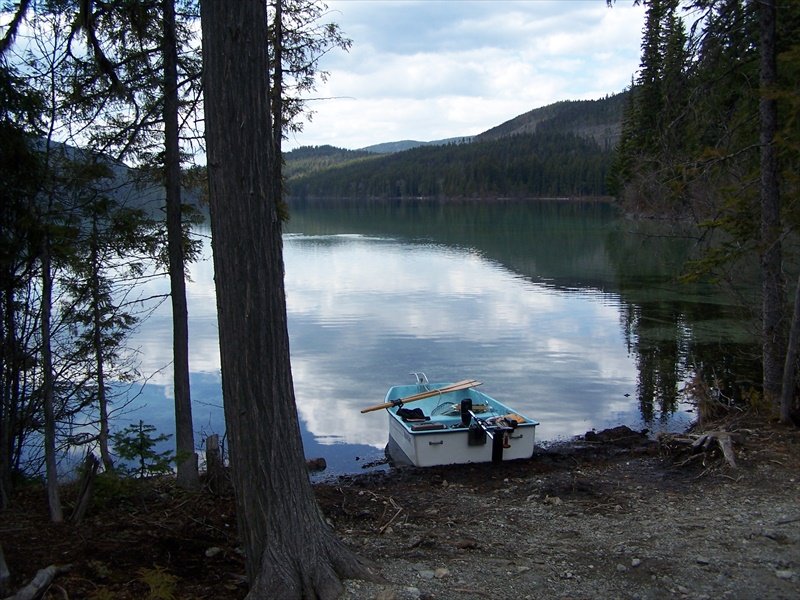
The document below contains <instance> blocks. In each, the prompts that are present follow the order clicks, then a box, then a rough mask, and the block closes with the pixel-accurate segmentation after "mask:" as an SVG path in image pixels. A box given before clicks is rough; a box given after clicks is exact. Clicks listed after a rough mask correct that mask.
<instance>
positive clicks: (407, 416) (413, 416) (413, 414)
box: [397, 408, 430, 422]
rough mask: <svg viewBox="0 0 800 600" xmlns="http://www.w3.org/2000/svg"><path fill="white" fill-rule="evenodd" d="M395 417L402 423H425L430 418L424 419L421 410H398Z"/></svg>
mask: <svg viewBox="0 0 800 600" xmlns="http://www.w3.org/2000/svg"><path fill="white" fill-rule="evenodd" d="M397 416H398V417H400V418H401V419H403V421H406V422H409V421H412V422H413V421H427V420H428V419H430V417H426V416H425V413H424V412H422V409H421V408H398V409H397Z"/></svg>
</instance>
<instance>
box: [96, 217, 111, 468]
mask: <svg viewBox="0 0 800 600" xmlns="http://www.w3.org/2000/svg"><path fill="white" fill-rule="evenodd" d="M98 235H99V232H98V230H97V214H96V213H95V214H94V215H93V216H92V239H91V249H90V251H91V257H90V261H91V290H92V345H93V346H94V363H95V370H96V371H97V409H98V411H99V413H100V414H99V420H100V433H99V434H98V436H97V445H98V447H99V448H100V459H101V460H102V461H103V467H104V468H105V470H106V471H113V470H114V462H113V461H112V460H111V453H110V452H109V450H108V397H107V394H106V377H105V368H104V367H105V360H104V356H103V324H102V323H103V314H102V310H101V308H100V257H99V253H100V250H99V244H98V241H97V236H98Z"/></svg>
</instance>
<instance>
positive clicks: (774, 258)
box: [757, 0, 785, 407]
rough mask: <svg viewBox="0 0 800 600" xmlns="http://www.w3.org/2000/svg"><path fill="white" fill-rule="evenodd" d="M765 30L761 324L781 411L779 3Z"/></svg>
mask: <svg viewBox="0 0 800 600" xmlns="http://www.w3.org/2000/svg"><path fill="white" fill-rule="evenodd" d="M757 5H758V7H759V8H758V10H759V11H760V24H761V32H760V38H761V42H760V43H761V65H760V83H761V90H760V91H761V99H760V101H759V115H760V119H761V136H760V137H761V139H760V142H761V189H760V195H761V243H762V255H761V275H762V278H763V279H762V295H763V298H762V303H763V304H762V318H763V326H762V327H763V330H762V333H763V336H764V340H763V344H764V345H763V362H764V398H765V400H767V401H768V402H770V403H772V404H774V405H775V406H776V407H777V406H778V405H779V402H780V397H781V381H782V377H783V363H784V354H783V352H784V348H785V346H784V341H785V338H784V323H783V317H784V314H783V313H784V311H783V304H784V298H783V296H784V285H783V279H782V276H781V262H782V253H781V237H780V236H781V215H780V208H781V207H780V194H779V190H778V156H777V150H776V148H775V133H776V132H777V130H778V105H777V101H776V100H775V98H774V94H773V92H774V88H775V84H776V82H777V65H776V50H775V19H776V9H775V0H759V2H758V3H757Z"/></svg>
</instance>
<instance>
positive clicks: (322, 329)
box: [134, 234, 638, 461]
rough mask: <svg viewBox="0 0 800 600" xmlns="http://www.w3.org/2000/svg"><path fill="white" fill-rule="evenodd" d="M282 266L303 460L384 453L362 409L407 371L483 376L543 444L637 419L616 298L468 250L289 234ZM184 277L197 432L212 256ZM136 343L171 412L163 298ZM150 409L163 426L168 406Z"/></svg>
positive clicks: (214, 356)
mask: <svg viewBox="0 0 800 600" xmlns="http://www.w3.org/2000/svg"><path fill="white" fill-rule="evenodd" d="M284 260H285V266H286V290H287V310H288V318H289V332H290V341H291V352H292V369H293V379H294V384H295V392H296V397H297V404H298V411H299V415H300V418H301V422H302V425H303V428H304V438H305V439H306V445H307V450H308V447H309V446H313V447H314V451H313V452H308V453H309V454H315V453H316V452H317V451H319V452H324V451H325V448H326V447H328V448H329V449H330V446H329V445H330V444H348V445H358V446H354V448H359V450H358V451H359V452H363V448H364V447H365V446H369V447H372V448H375V449H381V448H383V446H384V445H385V444H386V440H387V435H388V433H387V425H386V416H385V414H384V413H383V412H382V411H379V412H376V413H370V414H366V415H362V414H361V413H360V412H359V411H360V409H362V408H364V407H366V406H369V405H372V404H375V403H378V402H380V401H382V400H383V395H384V393H385V391H386V389H387V388H388V387H389V386H390V385H394V384H396V383H408V382H410V381H411V378H410V377H409V375H408V374H409V373H410V372H411V371H425V372H426V373H427V374H428V376H429V378H430V379H431V381H435V380H440V381H441V380H446V381H450V380H453V381H454V380H459V379H462V378H467V377H474V378H477V379H480V380H481V381H483V382H484V387H483V389H484V390H485V391H486V392H487V393H489V394H491V395H493V396H495V397H496V398H498V399H499V400H501V401H504V402H507V403H508V404H510V405H511V406H513V407H514V408H515V409H518V410H519V411H521V412H523V413H525V414H527V415H528V416H531V417H533V418H536V419H537V420H539V421H540V422H541V426H540V428H539V429H538V431H537V435H538V437H539V439H540V440H552V439H556V438H560V437H564V436H571V435H574V434H577V433H583V432H584V431H586V429H588V428H590V427H592V426H598V427H600V426H605V425H610V424H617V423H619V422H624V423H628V424H633V423H635V422H636V421H637V417H638V407H637V405H636V400H635V399H634V396H635V394H634V391H635V388H636V382H637V368H636V364H635V360H634V358H633V357H632V356H630V355H629V352H628V350H627V347H626V343H625V340H624V339H623V335H622V332H621V327H620V310H619V301H618V299H617V298H616V297H615V296H614V295H612V294H607V293H599V292H598V293H591V292H585V291H583V292H580V293H574V292H571V291H565V290H563V289H562V290H558V289H555V288H553V287H549V286H548V285H546V284H543V283H541V282H533V281H530V280H528V279H525V278H522V277H519V276H518V275H517V274H515V273H513V272H510V271H509V270H508V269H506V268H505V267H503V266H501V265H499V264H497V263H495V262H493V261H491V260H487V259H486V258H485V257H484V256H482V255H481V254H480V253H478V252H476V251H475V250H472V249H468V248H454V247H450V246H444V245H437V244H431V243H420V242H409V241H400V240H395V239H391V238H384V237H369V236H358V235H347V236H342V235H332V236H330V235H321V236H308V235H292V234H289V235H287V236H286V237H285V242H284ZM191 278H192V281H191V282H189V283H188V286H187V295H188V302H189V314H190V352H191V356H190V366H191V369H192V395H193V400H194V402H195V406H196V408H195V413H194V416H195V423H196V427H197V428H198V429H200V428H202V429H203V430H204V431H215V432H218V433H220V432H222V430H223V429H224V423H223V419H222V410H221V408H220V407H221V387H220V386H221V384H220V377H219V369H220V363H219V351H218V347H217V325H216V314H215V311H216V306H215V301H214V289H213V285H214V283H213V267H212V263H211V260H210V259H205V260H204V261H202V262H199V263H197V264H194V265H192V269H191ZM153 285H155V284H153ZM159 285H161V286H166V282H160V283H159ZM162 291H163V289H162ZM134 345H138V346H140V348H141V356H142V369H143V371H144V372H145V373H148V374H152V373H154V372H157V374H156V375H154V376H153V377H152V379H151V380H150V382H149V392H148V394H147V395H146V396H147V398H148V402H149V403H150V404H151V406H150V408H149V409H148V410H150V411H154V408H155V407H154V406H152V404H153V403H155V402H158V403H159V404H160V403H161V402H164V404H165V405H168V404H169V403H168V402H165V400H166V399H167V397H168V396H169V395H170V393H169V386H170V385H171V379H172V371H171V366H168V365H170V363H171V359H172V357H171V322H170V310H169V305H168V303H165V304H164V305H162V307H161V308H160V309H159V311H157V313H156V314H155V315H153V317H152V318H151V319H150V321H148V322H147V323H146V324H145V325H144V327H143V328H142V330H141V331H140V332H139V333H138V334H137V337H136V339H135V340H134ZM625 394H630V397H626V396H625ZM159 395H160V396H161V398H158V399H156V397H157V396H159ZM155 414H156V412H155V411H154V412H153V415H155ZM157 414H158V418H159V419H165V420H168V419H171V415H167V414H166V409H164V410H163V411H162V410H161V409H159V410H158V411H157ZM147 419H150V420H152V419H151V417H147ZM158 426H159V428H163V429H164V430H167V431H169V430H170V429H171V428H172V427H173V425H172V424H171V422H169V423H164V424H158ZM331 450H332V449H331ZM340 450H341V449H340ZM340 454H341V452H340ZM350 460H351V461H352V458H351V459H350Z"/></svg>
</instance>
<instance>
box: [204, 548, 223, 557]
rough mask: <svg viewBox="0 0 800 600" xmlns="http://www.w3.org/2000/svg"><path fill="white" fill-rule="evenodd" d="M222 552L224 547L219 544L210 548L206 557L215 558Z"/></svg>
mask: <svg viewBox="0 0 800 600" xmlns="http://www.w3.org/2000/svg"><path fill="white" fill-rule="evenodd" d="M220 552H222V548H219V547H217V546H213V547H211V548H209V549H208V550H206V557H207V558H214V557H215V556H216V555H217V554H219V553H220Z"/></svg>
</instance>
